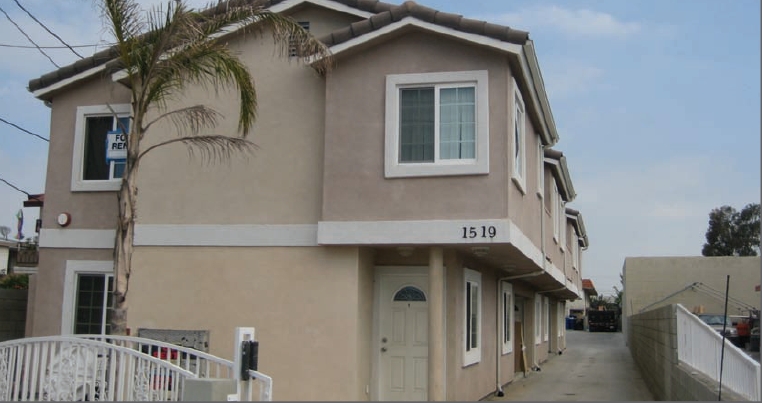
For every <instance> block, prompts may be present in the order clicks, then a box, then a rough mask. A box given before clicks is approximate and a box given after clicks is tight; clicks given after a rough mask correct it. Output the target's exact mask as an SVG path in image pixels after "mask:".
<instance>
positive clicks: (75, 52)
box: [13, 0, 85, 59]
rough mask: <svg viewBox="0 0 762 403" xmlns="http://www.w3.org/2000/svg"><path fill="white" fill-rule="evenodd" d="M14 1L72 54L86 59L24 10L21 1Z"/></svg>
mask: <svg viewBox="0 0 762 403" xmlns="http://www.w3.org/2000/svg"><path fill="white" fill-rule="evenodd" d="M13 1H14V2H16V5H17V6H19V8H20V9H22V10H24V12H25V13H27V15H29V16H30V17H31V18H32V19H33V20H34V21H35V22H36V23H38V24H40V26H41V27H43V28H44V29H45V30H46V31H48V33H49V34H51V35H53V36H54V37H56V39H58V41H59V42H61V43H62V44H63V45H64V46H66V47H67V48H69V50H71V51H72V52H73V53H74V54H75V55H77V56H79V58H80V59H84V58H85V57H84V56H82V55H80V54H79V53H77V51H76V50H74V48H72V47H71V46H69V44H68V43H66V42H64V40H63V39H61V37H60V36H58V35H56V34H55V33H53V31H51V30H50V29H48V27H46V26H45V24H43V23H41V22H40V20H38V19H37V18H35V17H34V16H33V15H32V13H30V12H29V11H28V10H27V9H25V8H24V6H22V5H21V3H19V0H13Z"/></svg>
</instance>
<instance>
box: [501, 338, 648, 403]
mask: <svg viewBox="0 0 762 403" xmlns="http://www.w3.org/2000/svg"><path fill="white" fill-rule="evenodd" d="M504 392H505V396H503V397H496V396H491V397H489V398H488V399H487V400H494V401H501V400H505V401H517V400H518V401H597V400H600V401H603V400H607V401H653V400H654V398H653V395H652V394H651V392H650V391H649V390H648V387H646V384H645V382H644V381H643V378H642V377H641V376H640V372H639V371H638V368H637V366H636V365H635V361H633V359H632V356H631V355H630V350H629V349H628V348H627V346H625V344H624V335H623V334H622V333H597V332H596V333H589V332H585V331H580V330H567V331H566V351H564V352H563V354H561V355H552V356H551V357H550V358H549V359H548V361H546V362H545V363H544V364H542V365H541V370H540V371H538V372H530V373H529V374H528V376H527V377H526V378H521V377H520V378H518V379H517V380H515V381H514V382H512V383H511V384H509V385H508V386H506V387H505V388H504Z"/></svg>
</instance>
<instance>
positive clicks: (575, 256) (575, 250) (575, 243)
mask: <svg viewBox="0 0 762 403" xmlns="http://www.w3.org/2000/svg"><path fill="white" fill-rule="evenodd" d="M571 234H572V236H571V245H569V252H570V253H571V254H572V266H573V267H574V268H575V269H576V268H579V236H577V232H576V231H572V233H571Z"/></svg>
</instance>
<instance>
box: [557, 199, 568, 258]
mask: <svg viewBox="0 0 762 403" xmlns="http://www.w3.org/2000/svg"><path fill="white" fill-rule="evenodd" d="M557 217H558V232H559V234H558V235H559V236H560V239H559V240H558V244H559V245H560V246H561V250H562V251H566V231H568V230H569V226H568V225H567V222H566V207H564V200H563V199H562V198H560V197H559V198H558V214H557Z"/></svg>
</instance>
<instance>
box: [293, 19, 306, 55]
mask: <svg viewBox="0 0 762 403" xmlns="http://www.w3.org/2000/svg"><path fill="white" fill-rule="evenodd" d="M297 24H299V26H300V27H302V29H303V30H305V31H307V32H309V30H310V22H309V21H299V22H297ZM288 56H289V57H296V56H299V49H298V46H297V42H296V38H293V37H290V38H288Z"/></svg>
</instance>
